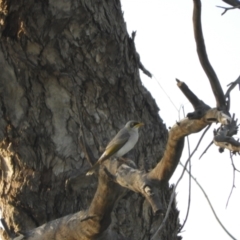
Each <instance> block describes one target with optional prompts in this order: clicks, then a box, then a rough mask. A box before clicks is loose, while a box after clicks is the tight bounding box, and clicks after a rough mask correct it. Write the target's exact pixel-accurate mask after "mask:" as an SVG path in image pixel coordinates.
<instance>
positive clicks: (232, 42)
mask: <svg viewBox="0 0 240 240" xmlns="http://www.w3.org/2000/svg"><path fill="white" fill-rule="evenodd" d="M121 3H122V9H123V12H124V18H125V21H126V24H127V29H128V32H129V34H131V32H132V31H137V35H136V38H135V44H136V48H137V51H138V53H139V54H140V57H141V62H142V63H143V65H144V66H145V68H146V69H148V70H149V71H150V72H151V73H152V74H153V75H154V77H153V78H152V79H150V78H148V77H147V76H145V75H144V74H142V72H141V70H140V74H141V80H142V82H143V84H144V86H145V87H146V88H147V89H148V90H149V91H150V92H151V94H152V96H153V97H154V98H155V100H156V102H157V105H158V106H159V108H160V111H159V114H160V116H161V118H162V119H163V121H164V122H165V124H166V126H167V127H170V126H172V125H174V124H175V122H176V121H177V120H178V119H179V114H180V118H183V113H182V111H179V109H181V106H184V110H185V112H186V113H188V112H191V111H193V109H192V106H191V105H190V103H189V102H188V100H187V99H186V98H185V96H184V95H183V94H182V93H181V91H180V90H179V89H178V87H177V86H176V81H175V79H176V78H178V79H179V80H181V81H184V82H185V83H186V84H187V85H188V86H189V88H190V89H191V90H192V91H193V92H194V93H195V94H196V95H197V96H198V97H199V98H200V99H202V100H203V101H204V102H205V103H206V104H208V105H209V106H211V107H215V106H216V104H215V99H214V96H213V94H212V91H211V88H210V84H209V82H208V79H207V77H206V75H205V73H204V71H203V70H202V67H201V65H200V63H199V60H198V56H197V52H196V45H195V40H194V35H193V26H192V9H193V2H192V1H179V0H171V1H169V0H148V1H147V0H121ZM216 6H228V5H227V4H225V3H223V2H222V1H220V0H212V1H209V0H202V27H203V34H204V38H205V44H206V48H207V53H208V57H209V60H210V62H211V64H212V66H213V68H214V70H215V72H216V74H217V76H218V78H219V80H220V82H221V84H222V87H223V90H224V92H226V90H227V84H229V83H230V82H233V81H235V80H236V79H237V78H238V76H239V75H240V44H239V43H240V27H239V26H240V11H239V10H229V11H228V12H227V13H226V14H224V15H223V16H222V15H221V13H222V12H223V9H220V8H218V7H216ZM231 96H232V97H231V100H232V104H231V113H235V114H236V116H237V118H240V108H239V103H240V92H239V89H238V88H237V87H236V89H234V90H233V92H232V94H231ZM170 99H171V100H170ZM217 127H218V125H216V124H213V126H212V127H211V129H210V130H209V132H208V134H207V135H206V136H205V138H204V140H203V141H202V143H201V145H200V147H199V148H198V151H197V152H196V153H195V155H194V156H193V158H192V161H191V163H192V174H193V175H194V177H195V178H196V179H197V181H198V182H199V183H200V184H201V186H202V187H203V188H204V190H205V192H206V193H207V195H208V197H209V199H210V201H211V203H212V205H213V207H214V210H215V211H216V214H217V216H218V218H219V219H220V221H221V222H222V224H223V225H224V226H225V227H226V229H227V230H228V231H229V232H230V233H231V234H232V235H233V236H234V237H235V238H236V239H240V227H239V226H240V225H239V220H238V219H239V214H240V204H239V199H240V173H238V172H236V173H235V175H236V176H235V188H234V190H233V193H232V196H231V198H230V201H229V204H228V207H227V208H226V203H227V199H228V196H229V194H230V191H231V188H232V185H233V168H232V165H231V160H230V157H229V151H227V150H225V151H224V153H222V154H220V153H219V151H218V147H216V146H212V147H211V148H210V149H209V150H208V151H207V153H206V154H205V155H204V156H203V157H202V158H201V159H200V160H199V156H200V155H201V153H202V152H203V151H204V149H205V148H206V146H207V145H208V144H209V143H210V142H211V140H212V138H213V129H216V128H217ZM201 134H202V132H201V133H198V134H194V135H191V136H189V141H190V150H191V151H192V150H193V149H194V148H195V146H196V144H197V142H198V139H199V138H200V136H201ZM238 136H239V134H238ZM187 158H188V148H187V142H185V149H184V153H183V155H182V158H181V161H182V162H183V163H185V162H186V160H187ZM233 159H234V163H235V166H236V167H237V168H238V169H239V170H240V161H239V160H240V156H235V157H234V158H233ZM181 172H182V167H181V166H180V165H179V166H178V167H177V170H176V171H175V173H174V175H173V177H172V178H171V180H170V183H175V182H176V181H177V180H178V178H179V176H180V175H181ZM191 185H192V189H191V205H190V213H189V216H188V220H187V223H186V225H185V227H184V229H183V230H182V233H181V235H182V237H183V239H184V240H193V239H194V240H200V239H201V240H202V239H204V240H210V239H211V240H212V239H221V240H225V239H226V240H227V239H231V238H230V237H229V236H228V235H227V234H226V233H225V232H224V231H223V230H222V228H221V226H220V225H219V224H218V223H217V221H216V219H215V217H214V215H213V213H212V211H211V209H210V207H209V205H208V203H207V201H206V199H205V197H204V195H203V194H202V192H201V191H200V189H199V188H198V187H197V186H196V184H195V183H194V182H192V184H191ZM188 189H189V176H188V175H187V174H186V173H185V175H184V178H183V179H182V180H181V182H180V184H179V186H178V187H177V190H176V192H177V206H178V209H179V210H180V221H181V223H182V222H183V221H184V219H185V216H186V211H187V205H188V195H189V194H188V192H189V190H188Z"/></svg>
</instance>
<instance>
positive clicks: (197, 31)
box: [193, 0, 226, 110]
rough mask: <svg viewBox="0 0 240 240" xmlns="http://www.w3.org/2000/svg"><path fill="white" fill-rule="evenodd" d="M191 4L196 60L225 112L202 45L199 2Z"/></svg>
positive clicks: (221, 93) (217, 80)
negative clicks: (197, 59) (192, 5)
mask: <svg viewBox="0 0 240 240" xmlns="http://www.w3.org/2000/svg"><path fill="white" fill-rule="evenodd" d="M193 2H194V9H193V29H194V36H195V42H196V45H197V53H198V58H199V61H200V63H201V65H202V68H203V70H204V71H205V73H206V75H207V77H208V79H209V82H210V84H211V88H212V91H213V94H214V96H215V99H216V103H217V107H218V108H219V109H221V110H225V108H226V103H225V98H224V94H223V90H222V87H221V84H220V82H219V79H218V77H217V75H216V73H215V71H214V69H213V68H212V66H211V63H210V62H209V59H208V56H207V51H206V47H205V43H204V37H203V32H202V24H201V1H200V0H193Z"/></svg>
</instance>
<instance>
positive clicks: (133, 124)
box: [130, 122, 138, 128]
mask: <svg viewBox="0 0 240 240" xmlns="http://www.w3.org/2000/svg"><path fill="white" fill-rule="evenodd" d="M137 124H138V122H132V123H131V125H130V127H131V128H133V127H134V126H135V125H137Z"/></svg>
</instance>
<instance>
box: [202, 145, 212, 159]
mask: <svg viewBox="0 0 240 240" xmlns="http://www.w3.org/2000/svg"><path fill="white" fill-rule="evenodd" d="M212 144H213V141H211V142H210V143H209V144H208V146H207V147H206V149H205V150H204V151H203V153H202V154H201V155H200V157H199V159H201V157H202V156H203V155H204V154H205V153H206V152H207V150H208V149H209V148H210V147H211V146H212Z"/></svg>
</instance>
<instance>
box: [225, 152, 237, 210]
mask: <svg viewBox="0 0 240 240" xmlns="http://www.w3.org/2000/svg"><path fill="white" fill-rule="evenodd" d="M232 156H233V154H232V153H231V152H230V159H231V162H232V167H233V184H232V188H231V191H230V194H229V196H228V200H227V203H226V208H227V206H228V203H229V200H230V198H231V195H232V193H233V189H234V188H235V187H236V186H235V171H237V172H240V171H239V170H238V169H237V168H236V167H235V164H234V162H233V158H232Z"/></svg>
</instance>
